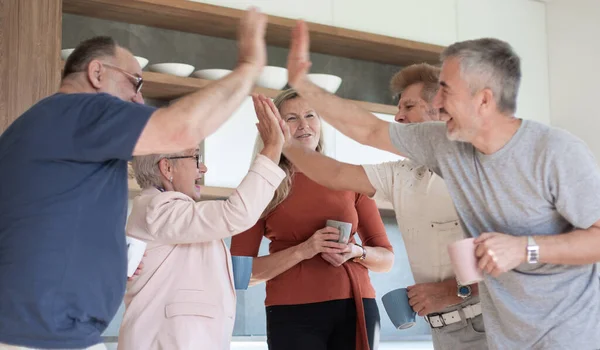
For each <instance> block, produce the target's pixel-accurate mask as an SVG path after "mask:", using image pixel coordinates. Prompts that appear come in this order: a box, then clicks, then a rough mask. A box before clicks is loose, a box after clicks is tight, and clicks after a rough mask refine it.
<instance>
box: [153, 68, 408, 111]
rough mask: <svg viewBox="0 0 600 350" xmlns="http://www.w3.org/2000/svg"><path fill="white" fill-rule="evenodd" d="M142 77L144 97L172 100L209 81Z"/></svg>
mask: <svg viewBox="0 0 600 350" xmlns="http://www.w3.org/2000/svg"><path fill="white" fill-rule="evenodd" d="M143 77H144V86H143V87H142V94H143V95H144V97H148V98H155V99H159V100H172V99H176V98H179V97H181V96H183V95H186V94H189V93H191V92H194V91H196V90H198V89H202V88H203V87H205V86H206V85H208V84H210V82H211V81H210V80H204V79H199V78H190V77H177V76H173V75H168V74H162V73H154V72H144V73H143ZM252 92H253V93H258V94H263V95H265V96H267V97H271V98H274V97H275V96H277V95H278V94H279V93H280V92H281V90H273V89H266V88H262V87H258V86H256V87H254V89H253V90H252ZM353 102H355V103H356V104H357V105H359V106H361V107H362V108H364V109H366V110H368V111H371V112H374V113H384V114H391V115H394V114H396V112H397V111H398V108H397V107H396V106H391V105H383V104H378V103H372V102H364V101H353Z"/></svg>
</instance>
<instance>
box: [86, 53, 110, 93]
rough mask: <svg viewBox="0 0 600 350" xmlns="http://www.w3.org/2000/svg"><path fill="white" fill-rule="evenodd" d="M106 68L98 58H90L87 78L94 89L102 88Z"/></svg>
mask: <svg viewBox="0 0 600 350" xmlns="http://www.w3.org/2000/svg"><path fill="white" fill-rule="evenodd" d="M105 72H106V68H104V66H102V63H100V61H98V60H92V61H91V62H90V63H89V64H88V67H87V78H88V80H89V82H90V84H91V85H92V86H93V87H94V88H95V89H96V90H99V89H100V88H102V84H103V82H104V79H105V76H104V74H105Z"/></svg>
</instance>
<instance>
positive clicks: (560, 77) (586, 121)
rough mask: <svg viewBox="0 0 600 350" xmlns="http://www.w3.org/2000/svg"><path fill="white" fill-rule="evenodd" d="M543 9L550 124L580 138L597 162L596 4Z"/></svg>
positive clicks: (557, 3)
mask: <svg viewBox="0 0 600 350" xmlns="http://www.w3.org/2000/svg"><path fill="white" fill-rule="evenodd" d="M546 6H547V21H548V56H549V67H550V96H551V103H550V108H551V109H550V110H551V120H552V124H553V125H555V126H558V127H561V128H564V129H567V130H569V131H570V132H572V133H574V134H575V135H577V136H579V137H581V138H582V139H583V140H584V141H585V142H586V143H587V144H588V146H589V147H590V148H591V149H592V151H593V152H594V154H595V156H596V158H597V159H600V139H599V138H598V136H597V135H598V132H599V131H600V117H599V116H598V107H597V106H596V105H595V103H596V102H597V101H598V100H599V99H600V94H599V93H598V82H599V81H600V71H599V70H598V64H599V63H600V38H599V37H598V36H599V34H600V1H598V0H553V1H551V2H550V3H548V4H547V5H546Z"/></svg>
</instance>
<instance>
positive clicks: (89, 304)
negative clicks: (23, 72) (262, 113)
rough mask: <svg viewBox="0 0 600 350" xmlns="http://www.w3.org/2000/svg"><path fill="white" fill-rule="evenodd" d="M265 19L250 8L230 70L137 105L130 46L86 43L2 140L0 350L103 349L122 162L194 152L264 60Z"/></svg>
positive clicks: (121, 287)
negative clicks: (189, 89)
mask: <svg viewBox="0 0 600 350" xmlns="http://www.w3.org/2000/svg"><path fill="white" fill-rule="evenodd" d="M266 22H267V20H266V16H265V15H263V14H260V13H258V12H257V11H255V10H251V11H249V12H247V13H246V15H245V16H244V17H243V18H242V20H241V22H240V23H241V25H240V28H239V40H238V44H239V56H238V65H237V67H236V69H235V70H234V71H233V72H232V73H231V74H229V75H228V76H227V77H225V78H223V79H221V80H219V81H216V82H213V83H211V84H209V85H208V86H206V87H205V88H203V89H202V90H200V91H197V92H195V93H192V94H190V95H187V96H185V97H183V98H181V99H180V100H178V101H177V102H175V103H173V104H172V105H170V106H168V107H165V108H159V109H155V108H151V107H148V106H144V105H143V98H142V95H141V88H142V84H143V78H142V71H141V68H140V66H139V64H138V63H137V60H136V59H135V58H134V56H133V55H132V54H131V52H129V51H128V50H126V49H125V48H123V47H121V46H119V45H117V44H116V43H115V41H114V40H113V39H111V38H109V37H96V38H93V39H90V40H87V41H85V42H83V43H81V44H80V45H79V46H78V47H77V48H76V49H75V51H74V52H73V53H72V54H71V56H69V58H68V59H67V62H66V63H65V68H64V73H63V78H62V81H61V85H60V88H59V90H58V93H56V94H54V95H52V96H49V97H47V98H45V99H43V100H41V101H39V102H38V103H36V104H35V105H34V106H32V107H31V108H30V109H29V110H28V111H26V112H25V113H24V114H23V115H21V116H20V117H19V118H18V119H17V120H15V122H14V123H13V124H12V125H11V126H10V127H9V128H8V129H7V130H6V131H5V132H4V133H3V134H2V135H1V136H0V169H2V171H1V172H0V183H1V184H2V190H1V191H0V348H3V349H6V348H13V349H14V348H15V347H16V348H17V349H20V348H21V347H27V348H43V349H49V348H52V349H58V348H60V349H75V348H79V349H81V348H88V347H95V348H100V349H101V348H103V347H104V346H103V345H102V338H101V334H102V332H103V331H104V330H105V329H106V327H107V326H108V324H109V323H110V321H111V319H112V318H113V316H114V315H115V313H116V312H117V309H118V308H119V305H120V303H121V300H122V298H123V294H124V292H125V283H126V266H127V254H126V246H125V219H126V215H127V161H128V160H130V159H131V157H132V156H133V155H146V154H153V153H174V152H180V151H183V150H185V149H188V148H191V147H196V146H197V145H198V144H199V143H200V141H201V140H202V139H204V138H205V137H206V136H208V135H210V134H211V133H212V132H214V131H215V130H216V129H217V128H218V127H219V126H220V125H221V124H223V123H224V122H225V121H226V120H227V119H228V118H229V116H231V114H232V113H233V112H234V111H235V110H236V109H237V108H238V107H239V105H240V104H241V102H242V101H243V99H244V98H245V97H247V96H248V94H249V93H250V91H251V89H252V86H253V85H254V82H255V80H256V78H257V77H258V75H259V74H260V72H261V70H262V68H263V66H264V64H265V62H266V46H265V40H264V35H265V30H266ZM2 343H5V344H10V345H2Z"/></svg>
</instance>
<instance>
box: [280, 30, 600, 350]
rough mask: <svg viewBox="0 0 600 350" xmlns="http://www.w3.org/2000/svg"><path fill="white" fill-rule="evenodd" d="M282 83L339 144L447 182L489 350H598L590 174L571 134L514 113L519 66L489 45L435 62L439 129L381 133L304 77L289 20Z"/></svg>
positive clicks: (472, 45) (592, 166) (425, 126)
mask: <svg viewBox="0 0 600 350" xmlns="http://www.w3.org/2000/svg"><path fill="white" fill-rule="evenodd" d="M292 35H293V37H292V43H291V50H290V53H289V56H288V74H289V79H288V80H289V83H290V85H291V86H292V87H294V88H295V89H296V90H297V91H298V92H299V93H300V95H301V96H303V97H304V98H306V99H307V100H308V101H309V103H310V104H311V105H312V106H313V107H314V108H315V109H316V110H317V111H318V112H319V114H320V115H322V116H323V117H324V118H325V120H326V121H328V122H329V123H331V124H332V125H333V126H334V127H336V128H337V129H338V130H340V131H341V132H342V133H344V134H345V135H347V136H348V137H350V138H352V139H354V140H356V141H358V142H360V143H362V144H365V145H369V146H373V147H376V148H379V149H382V150H386V151H389V152H394V153H396V154H399V155H403V156H406V157H408V158H409V159H412V160H414V161H416V162H417V163H419V164H425V165H427V167H428V168H429V169H432V170H433V171H434V172H436V173H437V174H439V175H440V176H442V177H443V178H444V180H445V181H446V185H447V186H448V189H449V191H450V195H451V197H452V200H453V201H454V204H455V206H456V209H457V212H458V215H459V218H460V222H461V224H462V226H463V228H464V229H465V231H466V232H467V233H468V234H469V235H470V236H472V237H476V240H475V242H476V245H477V246H476V256H477V257H478V265H479V268H480V269H481V270H482V271H483V272H484V273H485V274H484V280H483V282H482V283H480V284H479V287H480V288H479V293H480V298H481V300H482V305H483V315H484V321H485V327H486V333H487V338H488V346H489V347H490V348H491V349H510V350H512V349H597V348H598V347H599V346H600V332H598V324H599V323H600V278H599V275H598V271H597V269H598V267H597V265H596V264H595V263H596V262H598V261H600V249H598V247H599V246H600V169H599V168H598V165H597V162H596V160H595V159H594V157H593V155H592V154H591V152H590V150H589V149H588V147H587V146H586V145H585V144H584V143H583V141H581V140H580V139H578V138H577V137H575V136H573V135H572V134H570V133H568V132H566V131H563V130H560V129H557V128H553V127H550V126H547V125H543V124H541V123H537V122H534V121H530V120H522V119H519V118H516V117H515V116H514V113H515V110H516V99H517V93H518V88H519V82H520V79H521V68H520V59H519V57H518V56H517V55H516V53H515V52H514V51H513V49H512V48H511V46H510V45H509V44H507V43H505V42H503V41H500V40H497V39H478V40H469V41H464V42H459V43H455V44H453V45H451V46H450V47H448V48H447V49H446V50H445V51H444V52H443V54H442V60H443V65H442V72H441V74H440V90H439V91H438V93H437V95H436V97H435V100H434V107H436V108H439V110H440V119H441V120H442V121H444V122H445V123H439V122H433V123H420V124H410V125H402V124H396V123H394V124H390V123H388V122H385V121H383V120H381V119H379V118H377V117H375V116H374V115H372V114H370V113H369V112H367V111H364V110H362V109H360V108H358V107H357V106H356V105H354V104H351V103H349V102H347V101H344V100H343V99H341V98H337V97H335V96H332V95H329V94H327V93H326V92H324V91H323V90H321V89H320V88H318V87H317V86H315V85H314V84H312V83H310V81H309V80H308V79H307V78H306V73H307V71H308V68H309V67H310V61H309V57H308V31H307V28H306V25H305V24H304V23H303V22H299V24H298V26H297V27H296V29H295V30H294V32H293V34H292Z"/></svg>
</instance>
